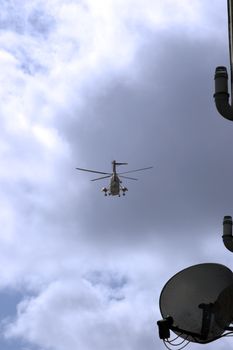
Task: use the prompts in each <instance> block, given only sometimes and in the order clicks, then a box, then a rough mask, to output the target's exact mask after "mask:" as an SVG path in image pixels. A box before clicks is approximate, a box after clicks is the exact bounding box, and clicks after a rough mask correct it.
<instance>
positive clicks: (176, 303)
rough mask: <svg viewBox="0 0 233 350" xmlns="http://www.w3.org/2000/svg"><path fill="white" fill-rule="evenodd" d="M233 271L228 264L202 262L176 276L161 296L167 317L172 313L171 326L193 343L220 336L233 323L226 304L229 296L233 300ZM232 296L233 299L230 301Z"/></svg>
mask: <svg viewBox="0 0 233 350" xmlns="http://www.w3.org/2000/svg"><path fill="white" fill-rule="evenodd" d="M232 286H233V273H232V271H231V270H230V269H228V268H227V267H226V266H224V265H220V264H212V263H206V264H198V265H194V266H191V267H188V268H186V269H184V270H182V271H180V272H179V273H177V274H176V275H175V276H173V277H172V278H171V279H170V280H169V281H168V282H167V283H166V285H165V286H164V288H163V290H162V292H161V295H160V302H159V303H160V311H161V314H162V316H163V318H164V319H165V318H167V317H168V316H170V319H172V320H173V324H172V326H171V327H170V329H172V330H173V331H174V332H175V333H176V334H177V335H179V336H180V337H182V338H183V339H186V340H188V341H192V342H198V343H208V342H210V341H213V340H215V339H216V337H218V336H220V335H221V334H222V333H223V332H224V331H225V328H226V327H227V326H229V324H230V323H231V320H232V318H231V316H232V311H233V306H231V311H229V309H228V308H227V307H223V305H224V304H225V301H226V298H227V297H226V295H227V296H228V299H229V302H228V304H229V303H230V302H231V300H232V299H231V298H230V297H231V295H233V287H232ZM230 299H231V300H230Z"/></svg>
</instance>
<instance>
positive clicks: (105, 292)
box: [0, 0, 233, 350]
mask: <svg viewBox="0 0 233 350" xmlns="http://www.w3.org/2000/svg"><path fill="white" fill-rule="evenodd" d="M0 6H1V14H0V63H1V71H0V82H1V84H0V96H1V101H2V103H1V107H0V124H1V125H0V126H1V127H0V133H1V137H0V163H1V167H0V183H1V186H0V198H1V202H2V205H1V211H0V223H1V228H2V230H1V233H0V288H1V290H0V301H1V304H2V311H1V312H0V315H1V325H2V327H1V340H0V342H1V343H0V345H1V344H2V345H1V347H2V348H4V349H5V350H16V349H17V350H48V349H49V350H67V349H69V350H77V349H80V350H92V349H96V350H107V349H112V350H115V349H119V348H120V349H121V350H131V349H134V350H139V349H144V348H146V349H148V350H151V349H155V348H156V349H163V344H162V342H161V341H160V339H159V338H158V334H157V330H156V327H155V326H156V321H157V320H158V319H159V318H160V317H161V316H160V312H159V305H158V302H159V295H160V291H161V289H162V288H163V286H164V284H165V283H166V281H167V280H168V279H169V278H170V277H171V276H172V275H173V274H175V273H176V272H178V271H179V270H181V269H183V268H185V267H187V266H190V265H193V264H199V263H202V262H216V263H217V262H218V263H222V264H225V265H227V266H228V267H230V268H231V265H232V258H233V257H232V255H231V253H230V252H228V251H226V249H225V248H224V246H223V244H222V241H221V231H222V218H223V216H224V215H231V214H232V213H231V210H232V198H233V196H232V195H233V193H232V173H233V162H231V159H232V149H233V147H232V146H233V145H232V143H233V141H232V140H233V138H232V132H233V131H232V128H233V124H231V123H230V122H228V121H226V120H223V118H221V117H220V116H219V115H218V113H217V112H216V110H215V106H214V101H213V87H214V70H215V67H216V66H218V65H226V66H228V65H229V58H228V54H229V53H228V37H227V12H226V4H225V2H222V1H221V0H214V1H205V2H203V1H201V0H193V1H192V2H188V1H186V0H163V2H161V1H157V0H153V1H152V0H143V1H141V0H134V1H133V0H124V1H123V0H111V1H106V0H98V1H94V0H83V1H74V0H73V1H72V0H49V1H45V0H31V1H24V2H23V3H22V2H20V1H17V0H11V1H0ZM113 159H116V160H118V161H126V162H128V163H129V166H128V167H127V168H124V169H125V171H127V170H130V169H135V168H138V167H144V166H150V165H152V166H154V168H153V169H152V170H150V171H148V172H144V173H141V174H140V176H139V179H140V181H138V182H136V181H135V182H127V180H125V183H124V184H125V185H126V186H127V187H128V189H129V191H128V193H127V196H125V198H105V197H104V196H103V193H101V192H100V189H101V187H103V186H106V185H107V182H105V181H103V183H98V182H96V183H92V182H90V181H89V180H90V179H91V177H90V176H89V174H85V173H79V172H77V171H76V170H75V167H86V168H93V169H97V170H100V171H106V172H108V171H110V170H111V161H112V160H113ZM122 169H123V168H122ZM1 291H2V292H1ZM228 344H229V345H230V341H228V340H227V339H224V340H220V341H218V342H216V343H213V344H210V345H206V346H205V348H206V349H215V348H216V349H218V350H221V349H224V348H226V346H229V345H228ZM199 347H200V345H197V344H191V345H190V348H192V349H194V350H195V349H198V348H199Z"/></svg>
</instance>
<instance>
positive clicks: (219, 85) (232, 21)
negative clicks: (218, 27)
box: [214, 0, 233, 121]
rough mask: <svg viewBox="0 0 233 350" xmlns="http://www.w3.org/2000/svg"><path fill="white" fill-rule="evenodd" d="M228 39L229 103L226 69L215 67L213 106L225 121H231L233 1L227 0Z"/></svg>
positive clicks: (232, 112) (232, 103) (232, 97)
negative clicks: (214, 105)
mask: <svg viewBox="0 0 233 350" xmlns="http://www.w3.org/2000/svg"><path fill="white" fill-rule="evenodd" d="M227 13H228V39H229V56H230V93H231V102H230V103H229V97H230V95H229V93H228V74H227V69H226V67H217V68H216V71H215V94H214V98H215V104H216V107H217V110H218V112H219V113H220V114H221V115H222V116H223V117H224V118H226V119H228V120H231V121H233V107H232V106H233V88H232V83H233V0H227Z"/></svg>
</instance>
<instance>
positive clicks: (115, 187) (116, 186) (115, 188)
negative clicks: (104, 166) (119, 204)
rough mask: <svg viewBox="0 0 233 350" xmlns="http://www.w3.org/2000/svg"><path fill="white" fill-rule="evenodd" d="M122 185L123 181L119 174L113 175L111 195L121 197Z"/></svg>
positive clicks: (110, 187) (110, 188)
mask: <svg viewBox="0 0 233 350" xmlns="http://www.w3.org/2000/svg"><path fill="white" fill-rule="evenodd" d="M120 183H121V180H120V179H119V177H118V176H117V174H113V175H112V177H111V180H110V186H109V193H110V194H111V195H112V196H116V195H119V193H120V188H121V186H120Z"/></svg>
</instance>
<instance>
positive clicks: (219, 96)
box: [214, 66, 233, 121]
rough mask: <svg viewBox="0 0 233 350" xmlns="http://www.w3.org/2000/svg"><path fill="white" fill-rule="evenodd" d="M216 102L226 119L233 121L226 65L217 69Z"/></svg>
mask: <svg viewBox="0 0 233 350" xmlns="http://www.w3.org/2000/svg"><path fill="white" fill-rule="evenodd" d="M214 79H215V94H214V99H215V104H216V108H217V110H218V112H219V113H220V114H221V115H222V116H223V117H224V118H226V119H228V120H232V121H233V107H232V106H231V105H230V103H229V96H230V95H229V93H228V74H227V69H226V67H222V66H221V67H217V68H216V70H215V76H214Z"/></svg>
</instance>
